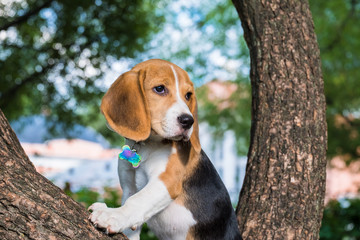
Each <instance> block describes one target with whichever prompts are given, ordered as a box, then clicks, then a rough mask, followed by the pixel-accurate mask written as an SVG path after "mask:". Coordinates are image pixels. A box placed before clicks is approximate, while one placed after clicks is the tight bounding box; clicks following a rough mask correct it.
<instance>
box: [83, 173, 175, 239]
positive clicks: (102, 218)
mask: <svg viewBox="0 0 360 240" xmlns="http://www.w3.org/2000/svg"><path fill="white" fill-rule="evenodd" d="M171 201H172V199H171V197H170V194H169V192H168V190H167V188H166V186H165V185H164V183H163V182H162V181H161V180H160V179H159V178H157V177H156V178H152V179H150V180H149V182H148V184H147V185H146V186H145V187H144V188H143V189H142V190H140V191H139V192H138V193H136V194H134V195H132V196H131V197H129V198H128V199H127V200H126V202H125V204H124V205H123V206H122V207H120V208H108V207H107V206H106V204H104V203H94V204H93V205H91V206H90V207H89V209H90V210H93V212H92V214H91V215H90V219H91V221H92V222H93V223H94V224H95V225H97V226H98V227H100V228H105V229H106V230H107V232H108V233H117V232H120V231H123V230H124V229H126V228H137V227H140V226H141V224H143V223H144V222H145V221H147V220H148V219H149V218H151V217H152V216H154V215H155V214H157V213H159V212H160V211H162V210H163V209H164V208H166V207H167V206H168V205H169V204H170V203H171Z"/></svg>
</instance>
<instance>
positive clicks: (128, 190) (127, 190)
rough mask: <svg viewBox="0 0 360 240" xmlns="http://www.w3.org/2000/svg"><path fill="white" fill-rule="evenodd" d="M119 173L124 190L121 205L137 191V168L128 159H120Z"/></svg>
mask: <svg viewBox="0 0 360 240" xmlns="http://www.w3.org/2000/svg"><path fill="white" fill-rule="evenodd" d="M118 175H119V181H120V186H121V189H122V191H123V193H122V197H121V205H124V203H125V201H126V200H127V199H128V198H129V197H130V196H132V195H134V194H135V193H136V192H137V189H136V181H135V169H134V168H133V167H132V166H131V164H129V163H128V162H126V161H123V160H119V161H118Z"/></svg>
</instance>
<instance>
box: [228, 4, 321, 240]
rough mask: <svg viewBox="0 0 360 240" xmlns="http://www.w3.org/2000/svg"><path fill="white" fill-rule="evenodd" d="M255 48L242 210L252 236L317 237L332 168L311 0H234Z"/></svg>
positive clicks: (239, 208) (248, 235) (239, 210)
mask: <svg viewBox="0 0 360 240" xmlns="http://www.w3.org/2000/svg"><path fill="white" fill-rule="evenodd" d="M233 3H234V5H235V7H236V9H237V11H238V13H239V16H240V19H241V22H242V26H243V29H244V37H245V40H246V42H247V45H248V47H249V49H250V57H251V70H250V78H251V85H252V126H251V140H250V148H249V153H248V163H247V167H246V175H245V180H244V185H243V188H242V190H241V193H240V196H239V203H238V206H237V217H238V220H239V227H240V230H241V232H242V234H243V237H244V238H245V239H281V240H283V239H318V238H319V229H320V225H321V219H322V212H323V205H324V203H323V202H324V195H325V175H326V172H325V170H326V169H325V168H326V148H327V134H326V128H327V127H326V118H325V96H324V85H323V79H322V74H321V66H320V57H319V55H320V53H319V49H318V45H317V42H316V36H315V33H314V26H313V22H312V17H311V13H310V10H309V5H308V2H307V1H306V0H297V1H295V0H289V1H280V0H268V1H265V0H263V1H259V0H247V1H245V0H233Z"/></svg>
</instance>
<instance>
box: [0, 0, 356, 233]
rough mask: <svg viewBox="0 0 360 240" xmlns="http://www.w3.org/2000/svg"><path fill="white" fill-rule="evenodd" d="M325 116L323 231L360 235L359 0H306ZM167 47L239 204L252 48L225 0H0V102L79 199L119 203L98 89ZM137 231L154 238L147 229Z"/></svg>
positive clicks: (51, 174) (44, 166) (113, 151)
mask: <svg viewBox="0 0 360 240" xmlns="http://www.w3.org/2000/svg"><path fill="white" fill-rule="evenodd" d="M310 8H311V11H312V14H313V20H314V24H315V30H316V33H317V38H318V42H319V46H320V50H321V57H322V69H323V76H324V81H325V94H326V99H327V121H328V136H329V141H328V142H329V143H328V161H329V162H328V169H327V189H326V208H325V211H324V219H323V224H322V228H321V239H360V194H359V189H360V161H359V159H360V137H359V133H360V132H359V131H360V84H359V83H358V81H359V80H360V27H359V24H360V1H359V0H332V1H313V0H311V1H310ZM151 58H161V59H165V60H169V61H171V62H174V63H175V64H177V65H178V66H180V67H182V68H183V69H185V70H186V71H188V73H189V75H190V77H191V79H192V80H193V82H194V83H195V85H196V87H197V90H196V91H197V97H198V102H199V117H200V122H201V124H200V139H201V142H202V146H203V147H204V149H205V151H206V152H207V153H208V155H209V156H210V158H211V159H212V161H213V163H214V165H215V166H216V168H217V170H218V172H219V174H220V175H221V177H222V179H223V181H224V183H225V184H226V187H227V188H228V190H229V192H230V195H231V198H232V201H233V204H234V205H235V204H236V202H237V198H238V194H239V192H240V189H241V185H242V181H243V178H244V174H245V166H246V154H247V150H248V146H249V136H250V118H251V114H250V107H251V105H250V104H251V88H250V80H249V62H250V60H249V54H248V49H247V47H246V44H245V41H244V39H243V31H242V28H241V23H240V20H239V17H238V15H237V13H236V11H235V8H234V7H233V5H232V3H231V1H228V0H223V1H219V0H211V1H210V0H204V1H197V0H178V1H169V0H77V1H70V0H62V1H59V0H0V108H1V110H2V111H3V112H4V114H5V116H6V117H7V118H8V120H9V121H10V122H11V126H12V127H13V128H14V130H15V132H16V134H17V136H18V138H19V139H20V141H21V143H22V146H23V147H24V149H25V151H26V152H27V154H28V155H29V157H30V159H31V161H33V162H34V164H35V166H36V168H37V170H38V171H39V172H40V173H42V174H43V175H45V176H46V177H48V178H49V179H51V180H52V181H53V182H54V183H55V184H56V185H58V186H60V187H61V188H63V189H64V190H65V192H66V193H68V194H69V195H70V196H72V197H73V198H74V199H75V200H77V201H79V202H82V203H83V204H84V205H89V204H91V203H92V202H94V201H105V202H106V203H107V204H108V205H110V206H119V202H120V201H119V200H120V197H121V189H120V186H119V183H118V179H117V171H116V168H117V167H116V166H117V154H118V153H119V148H120V147H121V146H122V144H123V139H122V138H121V137H119V136H118V135H117V134H115V133H113V132H111V131H110V130H108V129H107V128H106V125H105V120H104V118H103V116H102V115H101V114H100V112H99V105H100V101H101V97H102V96H103V94H104V93H105V92H106V90H107V89H108V88H109V86H110V85H111V83H112V82H113V81H114V80H115V79H116V78H117V76H119V75H120V74H121V73H123V72H125V71H128V70H129V69H130V68H131V67H133V66H134V65H136V64H137V63H139V62H142V61H144V60H147V59H151ZM142 239H156V238H155V237H154V236H153V234H151V233H150V232H149V231H148V230H147V228H145V229H144V231H143V236H142Z"/></svg>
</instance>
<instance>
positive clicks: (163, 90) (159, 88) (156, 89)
mask: <svg viewBox="0 0 360 240" xmlns="http://www.w3.org/2000/svg"><path fill="white" fill-rule="evenodd" d="M153 89H154V92H156V93H158V94H160V95H163V94H166V88H165V86H164V85H160V86H157V87H154V88H153Z"/></svg>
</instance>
